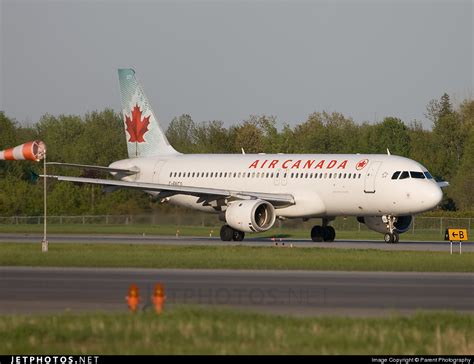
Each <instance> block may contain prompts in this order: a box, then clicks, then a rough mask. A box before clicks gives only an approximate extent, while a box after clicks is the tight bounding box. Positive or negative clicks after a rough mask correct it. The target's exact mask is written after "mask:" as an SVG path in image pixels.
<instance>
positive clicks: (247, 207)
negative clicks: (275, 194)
mask: <svg viewBox="0 0 474 364" xmlns="http://www.w3.org/2000/svg"><path fill="white" fill-rule="evenodd" d="M275 218H276V213H275V208H274V207H273V205H272V204H271V203H269V202H267V201H264V200H241V201H235V202H232V204H230V205H229V207H227V210H226V211H225V220H226V222H227V223H228V224H229V226H230V227H231V228H233V229H235V230H239V231H244V232H259V231H266V230H268V229H270V228H271V227H272V226H273V224H274V223H275Z"/></svg>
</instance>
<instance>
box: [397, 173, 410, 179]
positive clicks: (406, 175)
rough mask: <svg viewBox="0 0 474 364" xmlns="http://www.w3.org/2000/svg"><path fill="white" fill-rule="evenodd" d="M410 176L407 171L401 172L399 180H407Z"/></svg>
mask: <svg viewBox="0 0 474 364" xmlns="http://www.w3.org/2000/svg"><path fill="white" fill-rule="evenodd" d="M409 177H410V176H409V175H408V172H407V171H403V172H402V174H401V175H400V178H399V179H406V178H409Z"/></svg>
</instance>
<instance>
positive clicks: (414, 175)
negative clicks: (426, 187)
mask: <svg viewBox="0 0 474 364" xmlns="http://www.w3.org/2000/svg"><path fill="white" fill-rule="evenodd" d="M410 176H411V178H418V179H425V175H424V174H423V172H416V171H410Z"/></svg>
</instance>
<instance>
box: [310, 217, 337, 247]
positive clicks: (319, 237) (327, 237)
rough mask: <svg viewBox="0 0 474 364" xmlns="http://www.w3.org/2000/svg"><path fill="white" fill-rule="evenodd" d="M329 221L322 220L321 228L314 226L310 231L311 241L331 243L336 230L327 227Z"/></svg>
mask: <svg viewBox="0 0 474 364" xmlns="http://www.w3.org/2000/svg"><path fill="white" fill-rule="evenodd" d="M328 223H329V220H328V219H323V226H320V225H315V226H313V228H312V229H311V240H313V241H314V242H321V241H327V242H332V241H334V239H335V238H336V230H334V228H333V227H332V226H329V225H328Z"/></svg>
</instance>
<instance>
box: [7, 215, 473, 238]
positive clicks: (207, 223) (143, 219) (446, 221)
mask: <svg viewBox="0 0 474 364" xmlns="http://www.w3.org/2000/svg"><path fill="white" fill-rule="evenodd" d="M47 219H48V224H49V225H55V224H59V225H63V224H64V225H67V224H84V225H85V224H95V225H174V226H176V227H179V226H202V227H217V226H220V225H221V224H222V222H221V221H219V220H218V219H217V218H216V216H215V215H211V214H204V213H193V214H189V213H178V214H176V213H174V214H173V213H171V214H148V215H80V216H48V217H47ZM318 220H319V219H312V220H309V221H306V222H304V221H302V220H301V219H288V220H284V221H280V220H277V222H276V223H275V226H276V227H278V228H287V229H311V227H312V226H313V225H315V224H317V223H319V221H318ZM473 220H474V218H469V217H467V218H452V217H414V218H413V221H412V224H411V225H410V230H409V231H410V232H412V233H436V234H438V233H439V234H440V235H444V231H445V229H446V228H448V227H451V228H461V229H468V233H469V235H470V234H471V227H473V223H474V221H473ZM10 224H43V216H0V225H10ZM332 225H333V226H334V228H335V229H337V230H339V231H365V230H367V227H366V226H365V225H364V224H361V223H359V222H358V221H357V219H355V218H354V217H348V218H343V217H339V218H336V220H335V221H334V222H333V223H332Z"/></svg>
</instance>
